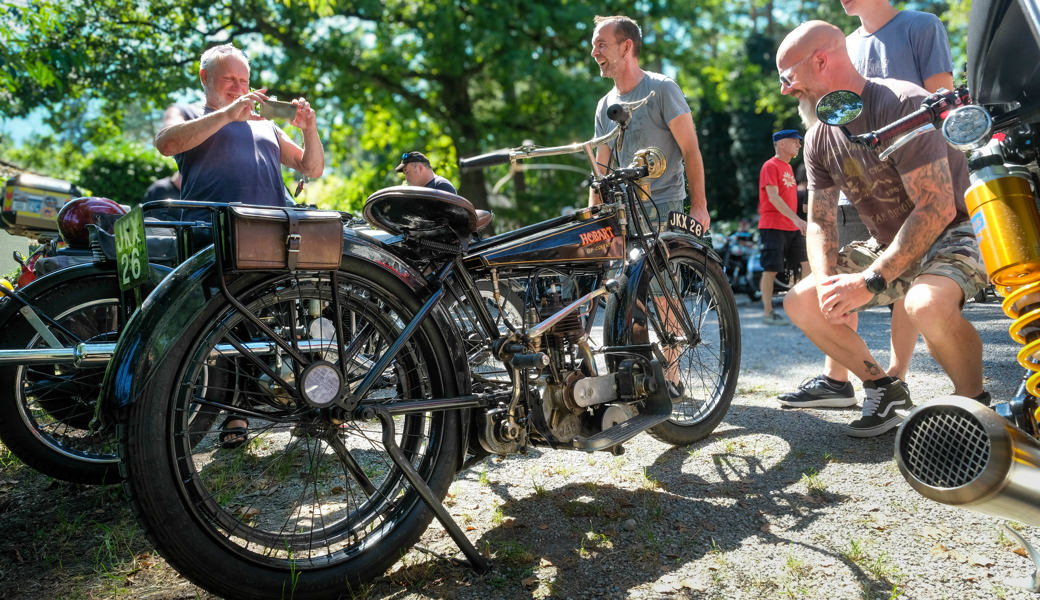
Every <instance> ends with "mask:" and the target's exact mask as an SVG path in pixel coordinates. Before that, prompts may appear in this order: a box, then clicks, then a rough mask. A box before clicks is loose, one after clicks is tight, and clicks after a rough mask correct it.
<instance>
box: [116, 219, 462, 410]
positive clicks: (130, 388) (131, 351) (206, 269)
mask: <svg viewBox="0 0 1040 600" xmlns="http://www.w3.org/2000/svg"><path fill="white" fill-rule="evenodd" d="M348 261H365V262H368V263H371V264H373V265H376V266H378V267H380V268H382V269H384V270H386V271H387V272H388V273H392V274H393V275H394V276H395V277H396V278H397V279H399V280H400V281H401V282H402V283H404V284H405V285H406V286H407V287H408V289H410V290H411V291H412V292H413V293H415V295H416V296H417V297H427V296H429V293H430V291H429V289H428V285H427V283H426V280H425V279H424V278H423V276H422V274H421V273H419V272H418V271H417V270H416V269H415V268H414V267H412V266H411V265H410V264H408V263H406V262H404V261H403V260H401V259H400V258H398V257H397V256H395V255H393V254H392V253H390V252H388V251H387V250H385V249H384V248H383V247H382V246H381V245H380V244H379V243H378V242H375V241H372V240H368V239H362V238H361V237H358V236H356V235H354V234H352V233H350V232H348V233H347V234H346V235H345V237H344V241H343V258H342V262H343V263H347V262H348ZM219 276H220V273H219V272H218V271H217V269H216V264H215V257H214V251H213V246H209V247H207V248H205V249H203V250H202V251H200V252H198V253H196V254H195V255H193V256H192V257H191V258H189V259H188V260H187V261H185V262H184V263H182V264H181V265H180V266H179V267H177V268H176V269H174V271H173V272H172V273H170V274H169V276H167V277H166V278H165V279H164V280H163V281H162V282H161V283H160V284H159V286H158V287H157V288H156V289H155V291H154V292H153V293H152V294H151V295H149V296H148V298H147V299H146V300H145V301H144V303H143V304H142V307H141V310H139V311H137V312H136V313H134V315H133V316H132V317H131V319H130V321H129V322H128V323H127V326H126V328H125V329H124V330H123V333H122V335H121V336H120V338H119V344H118V345H117V347H116V350H115V354H114V356H113V358H112V362H110V363H109V366H108V370H107V371H106V372H105V379H104V382H103V384H102V392H101V394H102V402H103V403H104V406H105V407H106V408H107V409H109V410H110V411H112V414H115V415H116V417H117V418H118V419H120V420H121V419H122V415H123V414H124V411H125V409H126V407H127V406H129V405H130V404H132V403H133V402H135V401H136V400H137V398H138V396H139V395H140V394H141V390H142V389H144V388H145V387H146V385H147V383H148V382H149V379H150V378H151V376H152V374H153V373H156V372H157V370H158V369H160V368H162V367H163V362H164V360H165V358H166V355H167V353H168V351H169V349H170V348H171V347H172V346H173V345H174V344H175V343H176V342H177V340H178V338H179V337H180V335H181V333H182V332H183V331H185V330H186V329H187V326H188V325H189V324H190V323H191V322H192V321H193V320H194V319H197V318H199V316H200V315H201V314H202V313H203V311H204V310H205V308H206V306H207V304H208V303H209V302H210V301H211V300H212V299H213V298H215V297H216V296H219V295H220V293H221V292H220V289H219V279H218V277H219ZM251 278H252V276H251V275H230V276H228V278H227V282H228V287H229V288H230V289H232V290H234V289H235V287H236V285H235V281H238V282H240V283H242V282H243V281H244V280H245V279H251ZM433 318H434V319H436V325H437V328H438V330H439V331H440V332H441V334H442V335H443V336H444V341H445V343H446V345H447V347H448V348H449V350H451V349H453V348H461V347H462V344H461V343H460V341H459V340H458V339H456V338H457V334H456V331H457V328H456V327H455V326H454V324H452V323H451V321H450V319H449V318H448V316H447V311H445V310H442V309H438V310H436V311H434V313H433ZM450 354H451V357H452V361H453V362H454V364H453V365H452V366H453V370H454V373H455V382H454V383H455V385H454V386H452V387H453V389H455V390H459V391H460V393H468V390H469V385H470V381H469V369H468V366H467V364H466V357H465V356H462V353H460V352H451V353H450Z"/></svg>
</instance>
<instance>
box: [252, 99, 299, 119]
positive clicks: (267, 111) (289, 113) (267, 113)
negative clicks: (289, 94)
mask: <svg viewBox="0 0 1040 600" xmlns="http://www.w3.org/2000/svg"><path fill="white" fill-rule="evenodd" d="M257 112H259V113H260V116H261V117H264V118H265V119H285V120H286V121H292V120H293V119H295V118H296V105H295V104H293V103H292V102H280V101H278V100H268V101H267V102H264V103H262V104H261V105H260V110H259V111H257Z"/></svg>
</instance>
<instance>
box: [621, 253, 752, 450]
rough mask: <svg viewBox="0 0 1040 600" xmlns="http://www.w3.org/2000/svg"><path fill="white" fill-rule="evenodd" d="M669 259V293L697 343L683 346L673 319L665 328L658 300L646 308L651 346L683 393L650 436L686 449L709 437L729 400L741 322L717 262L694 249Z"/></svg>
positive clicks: (734, 383)
mask: <svg viewBox="0 0 1040 600" xmlns="http://www.w3.org/2000/svg"><path fill="white" fill-rule="evenodd" d="M669 254H670V256H669V260H668V269H669V271H671V273H672V274H673V275H674V279H675V281H676V283H677V284H678V286H679V289H678V290H671V294H674V295H675V297H676V298H677V299H678V300H679V301H680V302H682V304H683V305H684V306H685V307H686V311H687V313H688V314H689V316H690V320H691V322H692V324H693V328H694V329H695V330H696V331H697V333H698V335H699V338H700V339H699V341H697V342H696V343H693V344H687V343H686V340H685V339H683V336H681V335H676V334H675V333H672V331H675V329H676V327H675V326H676V323H675V320H674V319H672V320H671V322H672V326H671V327H669V326H667V323H668V321H669V319H668V318H667V312H666V310H667V309H666V308H665V307H666V306H667V305H666V304H665V303H663V302H661V301H660V299H659V298H655V299H654V301H653V302H647V303H646V304H647V306H648V307H649V308H650V310H651V311H652V312H653V313H654V314H653V315H651V317H650V318H649V319H648V323H649V324H650V329H651V333H650V341H651V342H656V343H658V344H659V346H660V348H661V351H662V353H663V354H664V355H665V357H666V359H668V363H667V364H665V365H664V372H665V378H666V379H668V380H669V381H672V382H678V383H679V384H681V386H680V387H681V390H682V392H683V395H682V397H681V398H679V399H676V400H674V401H673V402H672V415H671V417H670V418H669V419H668V420H667V421H665V422H663V423H661V424H659V425H656V426H654V427H653V428H651V429H650V430H649V433H650V435H652V436H654V437H655V438H657V439H659V440H661V441H662V442H665V443H668V444H675V445H685V444H692V443H693V442H696V441H699V440H702V439H704V438H705V437H707V436H708V435H710V434H711V432H712V431H714V430H715V428H716V427H718V425H719V423H720V422H722V418H723V417H724V416H725V415H726V411H727V410H729V406H730V403H731V402H732V401H733V394H734V392H735V391H736V387H737V375H738V373H739V371H740V317H739V314H738V313H737V305H736V301H735V299H734V298H733V291H732V290H731V289H730V286H729V282H728V281H727V279H726V275H725V273H723V271H722V268H721V267H720V266H719V265H718V263H716V262H715V261H713V260H711V259H710V258H708V257H707V256H706V255H705V253H704V252H703V251H701V250H697V249H694V248H678V249H677V248H672V249H670V250H669ZM669 287H670V286H669ZM662 325H664V327H662ZM630 331H634V328H633V329H630ZM635 341H636V340H630V342H635Z"/></svg>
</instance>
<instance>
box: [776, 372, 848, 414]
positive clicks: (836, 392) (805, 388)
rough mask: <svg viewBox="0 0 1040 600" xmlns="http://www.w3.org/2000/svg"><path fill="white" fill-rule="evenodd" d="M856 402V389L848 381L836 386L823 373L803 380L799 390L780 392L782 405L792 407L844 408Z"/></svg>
mask: <svg viewBox="0 0 1040 600" xmlns="http://www.w3.org/2000/svg"><path fill="white" fill-rule="evenodd" d="M855 404H856V391H855V390H854V389H853V387H852V384H851V383H850V382H848V381H846V382H844V383H842V384H841V385H838V386H835V385H834V384H832V383H831V382H830V380H828V379H827V377H825V376H823V375H817V376H816V377H813V378H812V379H809V380H807V381H803V382H802V384H801V385H799V386H798V391H796V392H789V393H787V394H780V405H781V406H789V407H791V408H811V407H833V408H843V407H846V406H853V405H855Z"/></svg>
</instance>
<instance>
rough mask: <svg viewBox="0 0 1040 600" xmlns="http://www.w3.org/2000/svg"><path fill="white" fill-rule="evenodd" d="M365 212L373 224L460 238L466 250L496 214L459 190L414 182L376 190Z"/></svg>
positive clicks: (389, 229) (415, 235)
mask: <svg viewBox="0 0 1040 600" xmlns="http://www.w3.org/2000/svg"><path fill="white" fill-rule="evenodd" d="M362 214H363V215H364V217H365V220H366V221H368V222H369V223H370V224H371V225H372V226H373V227H377V228H379V229H382V230H383V231H386V232H388V233H391V234H394V235H405V236H407V237H413V238H420V239H430V240H436V241H442V242H443V241H447V240H452V239H456V240H458V242H459V243H460V244H461V245H462V248H463V250H465V249H466V248H468V247H469V242H470V240H471V239H472V238H473V236H474V234H477V233H479V232H480V231H481V230H483V229H484V228H485V227H487V226H488V224H489V223H491V219H492V218H493V217H494V214H492V213H490V212H488V211H486V210H477V209H475V208H473V203H472V202H470V201H469V200H466V199H465V198H463V197H462V196H459V195H457V194H451V193H449V192H443V191H441V190H435V189H433V188H426V187H418V186H410V185H399V186H394V187H388V188H384V189H381V190H379V191H378V192H376V193H374V194H372V195H371V196H369V197H368V200H366V201H365V208H364V211H363V213H362Z"/></svg>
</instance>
